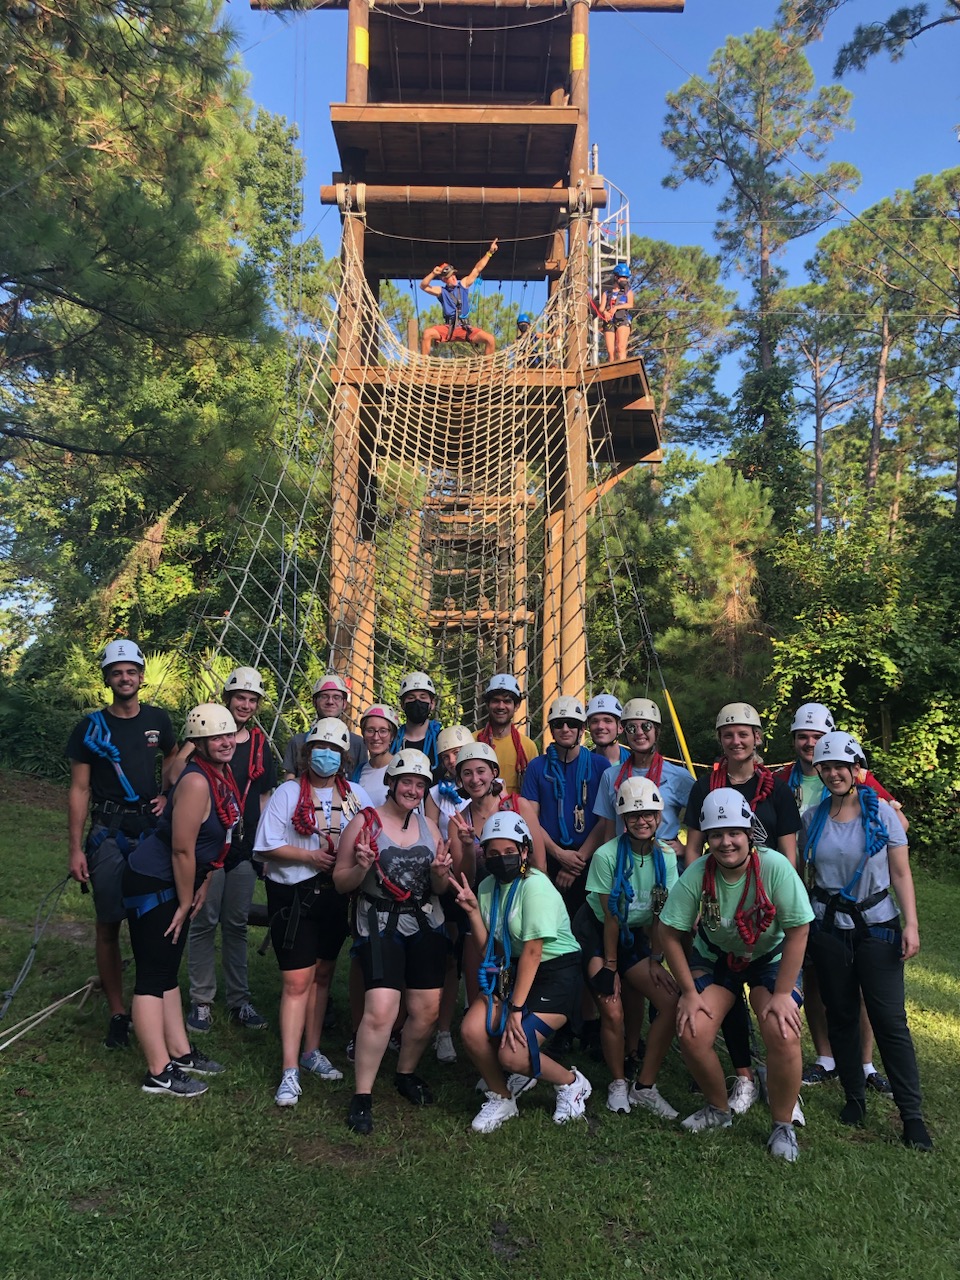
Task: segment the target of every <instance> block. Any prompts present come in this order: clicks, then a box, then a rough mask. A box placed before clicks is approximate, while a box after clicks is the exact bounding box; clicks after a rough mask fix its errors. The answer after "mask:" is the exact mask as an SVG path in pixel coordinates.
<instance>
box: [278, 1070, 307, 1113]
mask: <svg viewBox="0 0 960 1280" xmlns="http://www.w3.org/2000/svg"><path fill="white" fill-rule="evenodd" d="M302 1092H303V1091H302V1089H301V1088H300V1072H299V1071H298V1070H297V1068H296V1067H287V1069H286V1070H285V1071H284V1073H283V1079H282V1080H281V1081H280V1088H279V1089H278V1090H277V1092H276V1094H275V1096H274V1099H273V1100H274V1102H275V1103H276V1104H277V1106H278V1107H295V1106H296V1105H297V1103H298V1102H299V1101H300V1094H301V1093H302Z"/></svg>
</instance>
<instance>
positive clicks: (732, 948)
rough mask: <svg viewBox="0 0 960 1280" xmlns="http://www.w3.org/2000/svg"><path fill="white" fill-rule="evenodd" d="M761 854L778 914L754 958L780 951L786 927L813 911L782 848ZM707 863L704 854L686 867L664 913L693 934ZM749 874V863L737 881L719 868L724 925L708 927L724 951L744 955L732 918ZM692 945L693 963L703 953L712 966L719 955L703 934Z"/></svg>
mask: <svg viewBox="0 0 960 1280" xmlns="http://www.w3.org/2000/svg"><path fill="white" fill-rule="evenodd" d="M759 853H760V879H761V880H762V881H763V887H764V889H765V890H766V891H767V897H768V898H769V899H770V901H771V902H772V903H773V905H774V907H775V908H776V912H777V914H776V916H775V917H774V920H773V923H772V924H771V925H770V927H769V928H768V929H767V930H766V931H765V932H764V933H762V934H761V935H760V937H759V938H758V940H757V944H756V946H755V947H754V948H753V952H752V954H753V957H754V959H757V958H758V957H760V956H764V955H768V954H769V953H770V952H772V951H776V950H777V948H778V947H779V946H780V944H781V943H782V942H783V936H784V935H783V931H784V929H795V928H797V927H798V926H799V925H803V924H809V923H810V921H811V920H812V919H813V910H812V909H811V906H810V899H809V897H808V896H807V891H806V889H805V888H804V886H803V881H802V880H801V879H800V877H799V876H798V875H797V873H796V871H794V869H793V867H792V866H791V864H790V861H789V859H787V858H785V857H784V856H783V854H782V853H774V851H773V850H772V849H760V850H759ZM708 856H709V855H708ZM706 868H707V859H706V858H705V857H704V858H700V859H698V861H696V862H695V863H694V864H693V866H692V867H688V868H687V870H686V871H685V872H684V873H683V875H682V876H681V877H680V879H679V880H678V881H677V883H676V884H675V885H674V887H673V888H672V889H671V890H670V897H669V898H668V899H667V905H666V906H665V907H664V908H663V910H662V911H661V913H660V923H661V924H665V925H669V926H670V928H671V929H677V930H679V931H680V932H681V933H688V932H690V931H691V930H692V929H693V927H694V925H695V924H696V921H697V916H698V915H699V914H700V897H701V894H702V892H703V873H704V872H705V871H706ZM746 873H747V868H746V867H744V869H743V871H742V872H741V874H740V876H739V878H738V879H737V881H736V882H735V883H734V884H728V883H727V881H726V880H724V878H723V876H722V875H721V874H720V870H719V867H718V869H717V877H716V889H717V902H718V904H719V906H720V927H719V928H718V929H715V930H713V931H710V930H705V932H706V934H707V937H708V938H709V939H710V942H711V943H712V944H713V946H715V947H716V948H717V949H718V950H719V951H722V952H725V953H730V952H732V953H733V955H735V956H743V955H746V954H747V952H748V948H747V946H746V945H745V944H744V941H743V939H742V938H741V937H740V934H739V933H738V932H737V926H736V924H735V923H734V919H733V917H734V913H735V912H736V909H737V907H738V906H739V905H740V897H741V894H742V893H743V884H744V880H745V879H746ZM755 900H756V895H755V893H751V894H750V896H749V898H748V900H747V901H746V902H745V903H744V907H745V908H746V909H747V910H748V911H749V910H750V908H751V907H752V906H753V904H754V902H755ZM693 950H694V952H695V954H694V955H692V956H691V957H690V967H691V968H693V967H694V965H695V963H696V961H697V959H698V958H699V959H700V960H702V961H703V963H704V964H705V965H706V967H707V968H710V969H712V968H713V966H714V963H715V962H716V956H714V955H711V953H710V951H709V950H708V948H707V947H706V946H705V944H704V943H703V941H702V940H701V939H700V937H699V935H697V936H696V937H695V938H694V941H693Z"/></svg>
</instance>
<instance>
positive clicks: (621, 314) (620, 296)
mask: <svg viewBox="0 0 960 1280" xmlns="http://www.w3.org/2000/svg"><path fill="white" fill-rule="evenodd" d="M632 310H633V290H632V289H631V288H630V268H629V267H628V266H625V265H624V264H623V263H622V262H618V263H617V265H616V266H615V267H614V268H613V281H612V283H611V284H610V285H609V286H608V287H607V288H606V289H605V290H604V292H603V294H602V295H601V298H600V313H601V315H602V316H603V340H604V342H605V343H606V347H607V359H608V360H626V358H627V346H628V344H629V342H630V324H631V321H632V319H633V317H632V316H631V314H630V312H631V311H632Z"/></svg>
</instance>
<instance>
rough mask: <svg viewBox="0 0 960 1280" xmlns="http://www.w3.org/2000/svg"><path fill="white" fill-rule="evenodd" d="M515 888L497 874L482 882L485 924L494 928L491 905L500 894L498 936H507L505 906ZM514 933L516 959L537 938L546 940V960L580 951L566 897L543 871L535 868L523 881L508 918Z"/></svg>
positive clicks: (479, 897) (479, 898)
mask: <svg viewBox="0 0 960 1280" xmlns="http://www.w3.org/2000/svg"><path fill="white" fill-rule="evenodd" d="M512 888H513V886H512V885H510V884H504V885H500V884H498V883H497V881H496V880H494V878H493V876H487V877H486V879H485V880H482V881H481V882H480V887H479V889H478V890H477V902H478V904H479V906H480V914H481V916H482V917H483V923H484V924H485V925H486V926H487V928H488V929H489V928H490V907H491V905H492V903H493V895H494V893H499V895H500V901H499V904H498V906H497V938H498V940H502V938H503V909H504V907H505V906H506V903H507V897H508V896H509V893H510V890H511V889H512ZM507 929H508V930H509V932H510V948H511V952H512V955H513V959H514V960H516V959H517V957H518V956H519V955H520V952H521V950H522V949H523V944H524V943H525V942H531V941H532V940H533V939H534V938H542V939H543V955H542V959H544V960H554V959H556V957H557V956H565V955H569V954H570V952H576V951H579V950H580V947H579V944H578V943H577V940H576V938H575V937H574V936H573V934H572V933H571V932H570V918H569V916H568V915H567V909H566V907H565V906H564V905H563V899H562V898H561V897H560V894H559V893H558V892H557V890H556V889H555V888H554V887H553V885H552V884H551V883H550V880H549V879H548V878H547V876H545V875H544V874H543V872H542V871H536V870H534V869H533V868H531V869H530V871H529V872H528V873H527V875H526V877H525V878H524V879H523V880H521V881H520V888H519V889H518V890H517V892H516V896H515V897H514V899H513V903H512V905H511V907H510V918H509V919H508V921H507Z"/></svg>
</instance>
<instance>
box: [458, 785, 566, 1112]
mask: <svg viewBox="0 0 960 1280" xmlns="http://www.w3.org/2000/svg"><path fill="white" fill-rule="evenodd" d="M480 843H481V845H482V846H483V853H484V859H485V862H486V867H487V870H488V872H489V873H490V874H489V875H488V876H487V877H486V878H485V879H484V880H483V881H482V882H481V884H480V887H479V889H478V891H477V895H476V896H474V893H473V890H472V889H471V888H470V881H469V879H468V878H467V876H466V875H463V874H461V877H460V885H459V886H458V890H457V902H458V904H459V905H460V906H461V907H462V908H463V910H464V911H465V912H466V913H467V915H468V916H469V918H470V926H471V930H472V932H473V936H474V938H475V939H476V941H477V943H478V945H479V946H480V947H481V949H482V950H483V952H484V958H483V964H482V965H481V968H480V989H481V991H482V992H483V998H482V999H480V1000H476V1001H474V1002H473V1003H472V1004H471V1005H470V1008H469V1009H468V1010H467V1013H466V1015H465V1017H464V1019H463V1022H462V1024H461V1027H460V1037H461V1039H462V1040H463V1043H464V1046H465V1047H466V1050H467V1053H468V1054H469V1055H470V1057H471V1059H472V1061H473V1063H474V1065H475V1066H476V1067H477V1068H478V1069H479V1070H480V1072H481V1074H482V1076H483V1079H484V1081H485V1082H486V1085H487V1101H486V1102H485V1103H484V1104H483V1106H482V1107H481V1108H480V1110H479V1112H478V1113H477V1115H476V1116H475V1117H474V1119H473V1126H472V1127H473V1128H474V1129H475V1130H476V1131H477V1133H492V1132H493V1130H494V1129H499V1128H500V1126H501V1125H502V1124H503V1123H504V1121H505V1120H511V1119H512V1118H513V1117H514V1116H515V1115H517V1103H516V1093H522V1092H523V1091H524V1089H527V1088H530V1087H532V1085H534V1084H536V1082H537V1080H538V1079H540V1078H541V1077H542V1078H543V1079H544V1080H547V1081H549V1083H550V1084H552V1085H553V1087H554V1089H555V1090H556V1095H557V1099H556V1110H555V1111H554V1113H553V1119H554V1121H555V1123H556V1124H565V1123H566V1122H567V1121H568V1120H575V1119H577V1118H578V1117H579V1116H582V1115H584V1114H585V1112H586V1105H587V1099H588V1098H589V1097H590V1093H591V1088H590V1082H589V1080H587V1079H586V1078H585V1077H584V1076H582V1075H581V1074H580V1072H579V1071H577V1070H576V1068H572V1069H570V1070H567V1069H566V1068H565V1067H561V1066H560V1064H559V1063H558V1062H554V1060H553V1059H552V1058H548V1057H547V1056H546V1054H543V1053H541V1052H540V1045H541V1043H542V1042H543V1040H545V1039H546V1037H547V1036H550V1035H552V1034H553V1033H554V1032H555V1031H557V1030H558V1029H559V1028H560V1027H562V1026H563V1025H564V1023H565V1022H567V1020H568V1019H569V1018H570V1016H571V1015H573V1016H575V1015H576V1010H577V1008H578V1005H579V999H580V972H579V970H580V950H579V947H578V946H577V943H576V939H575V938H574V937H573V934H572V933H571V932H570V927H569V924H568V923H567V912H566V908H565V907H564V905H563V899H562V898H561V896H560V894H559V893H558V892H557V890H556V889H555V888H554V887H553V885H552V884H551V883H550V880H549V879H548V878H547V876H546V875H544V873H543V872H542V871H537V870H536V869H535V868H534V867H531V866H530V865H529V859H530V853H531V850H532V848H533V839H532V836H531V834H530V828H529V827H528V826H527V824H526V822H525V821H524V819H523V818H522V817H521V816H520V815H519V814H518V813H513V812H511V811H510V810H507V809H504V810H501V811H500V812H499V813H494V814H493V815H492V816H491V817H489V818H488V819H487V821H486V822H485V823H484V825H483V830H482V832H481V833H480ZM507 1073H510V1081H509V1083H508V1080H507ZM511 1086H512V1088H511Z"/></svg>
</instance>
